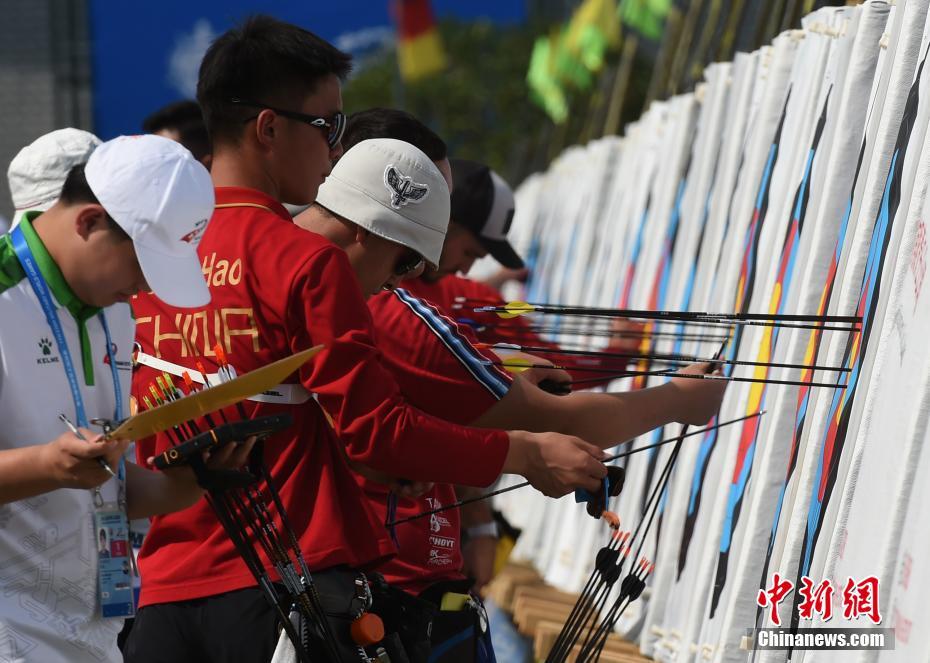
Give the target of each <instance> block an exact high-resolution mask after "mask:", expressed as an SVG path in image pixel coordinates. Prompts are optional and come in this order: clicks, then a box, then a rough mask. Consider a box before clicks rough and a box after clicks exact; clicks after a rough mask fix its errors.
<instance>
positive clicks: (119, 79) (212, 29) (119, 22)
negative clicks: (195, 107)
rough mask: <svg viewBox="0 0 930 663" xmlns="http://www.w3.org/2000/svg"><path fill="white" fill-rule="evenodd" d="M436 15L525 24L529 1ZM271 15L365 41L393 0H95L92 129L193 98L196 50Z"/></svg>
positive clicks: (377, 33) (378, 30) (436, 1)
mask: <svg viewBox="0 0 930 663" xmlns="http://www.w3.org/2000/svg"><path fill="white" fill-rule="evenodd" d="M432 4H433V10H434V12H435V14H436V15H437V16H438V17H443V16H450V15H451V16H456V17H460V18H464V19H474V18H488V19H491V20H494V21H496V22H502V23H511V22H516V21H522V20H524V19H525V16H526V9H525V2H524V0H496V1H495V0H433V3H432ZM259 12H261V13H268V14H271V15H273V16H276V17H278V18H280V19H283V20H286V21H291V22H293V23H297V24H299V25H302V26H304V27H306V28H308V29H310V30H312V31H314V32H316V33H317V34H319V35H320V36H321V37H324V38H326V39H328V40H330V41H332V42H334V43H341V44H343V45H344V44H353V43H354V44H363V43H365V42H370V41H377V40H378V39H379V38H383V37H385V36H387V35H386V33H387V30H386V28H387V29H390V28H391V27H392V26H391V22H390V18H389V15H388V0H330V1H329V2H321V1H320V0H312V1H311V0H304V1H302V2H301V1H297V0H291V1H286V0H266V1H264V2H260V1H257V0H252V1H249V0H222V1H219V0H207V1H194V2H192V1H191V0H187V1H182V0H160V1H159V2H157V3H155V2H145V3H142V2H117V1H115V0H91V3H90V30H91V39H92V68H93V89H94V130H95V132H96V133H97V134H98V135H99V136H100V137H101V138H103V139H104V140H106V139H108V138H112V137H113V136H117V135H119V134H124V133H137V132H138V131H140V124H141V122H142V118H144V117H145V116H146V115H148V114H149V113H150V112H151V111H153V110H155V109H156V108H158V107H160V106H162V105H164V104H166V103H168V102H169V101H174V100H176V99H180V98H183V97H185V96H188V94H186V93H185V91H188V90H191V86H192V84H193V82H194V81H196V67H197V64H198V62H199V60H198V54H200V53H202V52H203V50H204V49H205V48H206V44H208V43H209V41H210V40H211V39H212V38H213V37H214V36H216V35H217V34H218V33H221V32H223V30H225V29H226V28H227V27H229V26H230V25H231V24H232V23H234V22H235V21H237V20H238V19H240V18H242V17H243V16H247V15H248V14H251V13H259Z"/></svg>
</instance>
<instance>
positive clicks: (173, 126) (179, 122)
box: [142, 99, 213, 170]
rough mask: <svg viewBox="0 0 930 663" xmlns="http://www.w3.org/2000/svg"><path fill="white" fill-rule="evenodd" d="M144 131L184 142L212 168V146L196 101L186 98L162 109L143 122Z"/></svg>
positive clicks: (182, 143) (192, 152)
mask: <svg viewBox="0 0 930 663" xmlns="http://www.w3.org/2000/svg"><path fill="white" fill-rule="evenodd" d="M142 131H144V132H145V133H147V134H155V135H157V136H164V137H165V138H170V139H171V140H173V141H177V142H178V143H181V145H183V146H184V147H186V148H187V149H188V150H190V152H191V154H193V155H194V158H195V159H197V161H199V162H200V163H202V164H203V165H204V166H206V168H207V170H209V169H210V165H211V163H212V162H213V146H212V144H211V142H210V134H209V133H208V132H207V125H206V124H205V123H204V121H203V113H202V112H201V111H200V105H199V104H198V103H197V102H196V101H192V100H190V99H185V100H183V101H175V102H172V103H170V104H168V105H167V106H163V107H162V108H159V109H158V110H157V111H155V112H154V113H152V114H151V115H149V116H148V117H147V118H145V120H143V121H142Z"/></svg>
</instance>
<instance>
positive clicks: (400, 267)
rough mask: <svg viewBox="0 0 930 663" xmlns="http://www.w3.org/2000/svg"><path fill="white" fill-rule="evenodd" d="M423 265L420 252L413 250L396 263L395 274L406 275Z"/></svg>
mask: <svg viewBox="0 0 930 663" xmlns="http://www.w3.org/2000/svg"><path fill="white" fill-rule="evenodd" d="M422 266H423V258H421V257H420V256H419V255H418V254H416V253H413V252H411V253H410V254H409V255H407V256H404V257H403V258H401V259H400V260H398V261H397V264H396V265H394V276H406V275H407V274H409V273H410V272H415V271H416V270H418V269H420V267H422Z"/></svg>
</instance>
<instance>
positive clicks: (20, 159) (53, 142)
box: [6, 127, 100, 225]
mask: <svg viewBox="0 0 930 663" xmlns="http://www.w3.org/2000/svg"><path fill="white" fill-rule="evenodd" d="M98 145H100V139H99V138H97V137H96V136H95V135H94V134H92V133H90V132H87V131H82V130H81V129H72V128H70V127H69V128H67V129H56V130H55V131H51V132H49V133H47V134H45V135H43V136H39V137H38V138H36V139H35V140H34V141H32V142H31V143H29V145H27V146H26V147H24V148H23V149H21V150H20V151H19V152H18V153H17V154H16V156H15V157H13V160H12V161H11V162H10V167H9V168H8V169H7V171H6V175H7V180H8V181H9V183H10V196H11V198H12V199H13V206H14V207H15V208H16V215H15V217H14V224H13V225H16V223H17V222H18V221H19V218H20V217H21V216H22V213H23V212H26V211H28V210H40V211H42V212H44V211H45V210H47V209H48V208H49V207H51V206H52V205H54V204H55V202H56V201H57V200H58V197H59V196H60V195H61V187H62V185H64V183H65V179H66V178H67V177H68V173H70V172H71V169H72V168H74V167H75V166H78V165H80V164H82V163H87V159H88V158H89V157H90V155H91V152H93V151H94V149H96V147H97V146H98Z"/></svg>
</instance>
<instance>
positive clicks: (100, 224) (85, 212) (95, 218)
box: [74, 204, 109, 241]
mask: <svg viewBox="0 0 930 663" xmlns="http://www.w3.org/2000/svg"><path fill="white" fill-rule="evenodd" d="M107 228H109V224H108V223H107V213H106V210H104V209H103V206H101V205H97V204H88V205H81V206H80V207H79V208H78V210H77V215H76V216H75V217H74V229H75V230H76V231H77V234H78V235H80V236H81V239H83V240H85V241H86V240H87V239H88V238H89V237H90V234H91V233H92V232H94V231H96V230H106V229H107Z"/></svg>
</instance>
